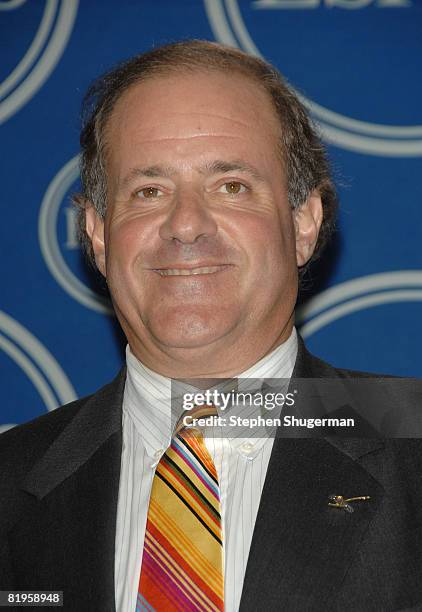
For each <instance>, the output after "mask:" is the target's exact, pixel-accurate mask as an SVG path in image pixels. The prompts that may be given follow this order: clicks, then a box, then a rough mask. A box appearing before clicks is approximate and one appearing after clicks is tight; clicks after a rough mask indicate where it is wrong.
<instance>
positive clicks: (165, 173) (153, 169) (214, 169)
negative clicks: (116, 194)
mask: <svg viewBox="0 0 422 612" xmlns="http://www.w3.org/2000/svg"><path fill="white" fill-rule="evenodd" d="M198 171H199V173H200V174H202V175H208V176H212V175H214V174H226V173H228V172H234V171H237V172H245V173H246V174H249V175H250V176H252V177H253V178H254V179H255V180H257V181H259V182H263V181H264V178H263V176H262V175H261V173H260V172H259V171H258V169H257V168H255V166H253V165H252V164H249V163H248V162H246V161H244V160H237V159H236V160H233V161H225V160H222V159H216V160H214V161H212V162H206V163H205V164H203V165H202V166H200V167H199V168H198ZM177 172H178V170H177V168H174V167H173V166H160V165H154V166H144V167H140V168H131V169H130V170H129V172H128V173H127V175H126V176H125V177H124V178H123V179H122V181H121V183H120V187H121V188H125V187H128V185H130V183H131V182H132V181H134V180H135V179H137V178H144V177H146V178H158V177H166V178H171V177H172V176H174V175H175V174H177Z"/></svg>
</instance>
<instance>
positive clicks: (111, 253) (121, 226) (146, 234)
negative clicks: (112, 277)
mask: <svg viewBox="0 0 422 612" xmlns="http://www.w3.org/2000/svg"><path fill="white" fill-rule="evenodd" d="M151 240H152V232H151V226H150V225H149V226H147V225H146V224H145V223H141V222H140V221H138V222H137V221H136V220H133V219H130V220H129V219H128V220H119V221H118V222H114V223H113V222H112V223H111V224H110V226H109V228H108V234H107V241H106V243H107V245H108V249H107V251H108V252H107V255H108V260H109V262H113V263H114V262H116V263H117V262H118V265H119V267H121V268H130V267H131V266H132V265H133V264H134V262H135V261H136V260H140V261H142V258H143V255H144V254H145V253H147V252H148V247H149V245H150V244H151Z"/></svg>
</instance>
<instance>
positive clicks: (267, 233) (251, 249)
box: [240, 217, 296, 280]
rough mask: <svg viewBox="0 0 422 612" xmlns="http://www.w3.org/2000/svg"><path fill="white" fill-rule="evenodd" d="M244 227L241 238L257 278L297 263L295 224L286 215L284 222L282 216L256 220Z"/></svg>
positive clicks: (284, 269)
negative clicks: (280, 217)
mask: <svg viewBox="0 0 422 612" xmlns="http://www.w3.org/2000/svg"><path fill="white" fill-rule="evenodd" d="M254 221H255V222H252V223H249V224H248V225H247V226H246V227H244V228H243V230H244V231H242V232H241V234H240V235H241V240H242V243H243V248H244V250H245V252H246V254H247V258H248V261H249V265H250V267H251V268H252V269H253V270H254V271H255V276H256V277H257V278H258V279H263V278H265V279H266V280H267V278H268V276H269V275H270V274H272V273H274V271H275V270H277V272H280V271H287V270H288V269H289V268H290V267H291V266H293V267H296V255H295V253H296V248H295V238H294V228H293V225H292V223H291V220H290V219H288V218H286V219H285V220H284V223H283V224H282V222H281V220H280V219H279V218H276V217H275V218H273V219H272V220H270V219H265V220H260V222H257V220H256V219H255V220H254Z"/></svg>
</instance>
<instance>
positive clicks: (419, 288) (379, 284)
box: [297, 270, 422, 338]
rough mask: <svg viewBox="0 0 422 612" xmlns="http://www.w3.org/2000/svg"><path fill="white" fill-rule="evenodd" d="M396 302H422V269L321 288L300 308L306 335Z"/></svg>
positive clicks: (373, 275) (379, 275)
mask: <svg viewBox="0 0 422 612" xmlns="http://www.w3.org/2000/svg"><path fill="white" fill-rule="evenodd" d="M397 302H422V270H401V271H395V272H382V273H380V274H370V275H369V276H362V277H360V278H356V279H353V280H351V281H347V282H345V283H340V284H338V285H335V286H334V287H331V288H330V289H327V290H326V291H322V292H321V293H319V294H318V295H317V296H316V297H314V298H313V299H311V300H309V302H307V303H306V304H305V306H303V307H302V308H301V309H299V310H298V312H297V321H298V323H299V324H300V325H301V334H302V335H303V337H304V338H308V337H310V336H312V335H313V334H314V333H316V332H317V331H319V330H320V329H322V328H323V327H325V326H326V325H330V323H333V322H334V321H336V320H337V319H340V318H342V317H345V316H347V315H349V314H352V313H354V312H358V311H359V310H365V309H366V308H372V307H374V306H381V305H384V304H393V303H397Z"/></svg>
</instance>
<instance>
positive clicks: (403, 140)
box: [0, 0, 422, 429]
mask: <svg viewBox="0 0 422 612" xmlns="http://www.w3.org/2000/svg"><path fill="white" fill-rule="evenodd" d="M192 37H195V38H206V39H210V40H217V41H220V42H224V43H228V44H231V45H235V46H238V47H240V48H241V49H244V50H246V51H248V52H250V53H254V54H257V55H260V56H263V57H265V58H267V59H269V60H270V61H272V62H273V63H275V64H276V65H277V66H278V67H279V69H280V70H281V71H282V72H283V73H284V75H285V76H286V77H287V78H288V79H289V80H290V82H291V83H292V84H293V85H294V87H295V88H296V89H297V91H298V92H299V93H300V95H301V96H302V98H303V100H304V102H305V103H306V105H307V106H308V107H309V109H310V111H311V112H312V115H313V117H314V119H315V120H316V121H317V122H318V123H319V125H320V127H321V130H322V132H323V135H324V140H325V141H326V143H327V144H328V148H329V154H330V157H331V160H332V162H333V167H334V170H335V175H336V178H337V183H338V186H339V191H340V197H341V215H340V231H339V233H338V236H337V237H336V240H335V241H334V242H333V244H332V246H331V247H330V249H329V251H328V252H327V254H326V256H325V257H324V259H323V260H322V261H321V262H320V263H319V265H318V267H317V269H315V271H314V273H313V276H314V277H315V281H314V285H313V288H312V290H308V291H307V292H306V293H305V295H304V298H303V300H302V304H301V306H300V308H299V309H298V320H299V321H300V323H301V329H302V333H303V335H304V336H305V338H306V339H307V343H308V346H309V347H310V349H311V350H312V351H313V352H315V353H316V354H317V355H319V356H321V357H323V358H325V359H327V360H329V361H331V362H333V363H335V364H336V365H340V366H343V367H349V368H355V369H365V370H372V371H378V372H388V373H393V374H400V375H412V376H421V375H422V363H421V360H420V358H419V355H420V350H419V344H420V340H421V332H422V322H421V320H422V317H421V314H420V313H421V306H422V259H421V254H420V253H421V229H422V210H421V205H422V182H421V180H420V176H421V156H422V120H421V108H422V80H421V78H420V75H421V69H422V4H421V2H420V0H119V1H117V0H114V1H112V0H84V1H83V0H81V1H80V2H78V0H0V49H1V63H0V134H1V145H0V146H1V172H2V180H1V197H2V223H1V225H0V232H1V253H2V256H1V266H2V273H1V288H2V292H1V305H0V368H1V379H2V383H3V389H6V397H5V398H4V400H3V402H2V410H1V414H0V428H1V429H6V428H7V427H10V426H11V425H12V424H15V423H21V422H23V421H26V420H29V419H31V418H34V417H35V416H37V415H38V414H42V413H44V412H46V411H48V410H53V409H54V408H55V407H57V406H58V405H59V404H61V403H64V402H67V401H70V400H72V399H74V398H76V397H79V396H82V395H85V394H87V393H90V392H92V391H94V390H95V389H97V388H98V387H99V386H100V385H102V384H103V383H105V382H107V381H108V380H110V379H111V378H112V377H113V375H114V374H115V373H116V371H117V370H118V368H119V366H120V364H121V362H122V358H123V350H122V347H124V342H123V339H122V337H121V334H120V332H119V331H118V326H117V324H116V321H115V319H114V317H113V316H112V314H111V312H110V308H109V303H108V301H107V296H106V294H105V293H104V289H103V287H101V285H99V284H98V281H96V280H95V278H93V277H92V274H90V273H89V272H88V271H87V270H86V268H85V267H84V264H83V261H82V258H81V254H80V250H79V248H78V245H77V242H76V240H75V231H74V213H73V210H72V208H71V205H70V202H69V194H70V193H71V192H72V191H73V190H75V189H77V187H78V170H77V153H78V138H79V119H78V117H79V109H80V103H81V99H82V96H83V93H84V91H85V90H86V88H87V86H88V84H89V83H90V81H91V80H92V79H93V78H95V77H96V76H97V75H98V74H100V73H101V72H104V71H105V70H107V69H108V68H109V67H110V66H111V65H112V64H114V63H116V62H117V61H119V60H122V59H124V58H127V57H129V56H130V55H133V54H135V53H139V52H142V51H144V50H147V49H149V48H150V47H151V46H153V45H159V44H162V43H166V42H171V41H174V40H178V39H182V38H192Z"/></svg>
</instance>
